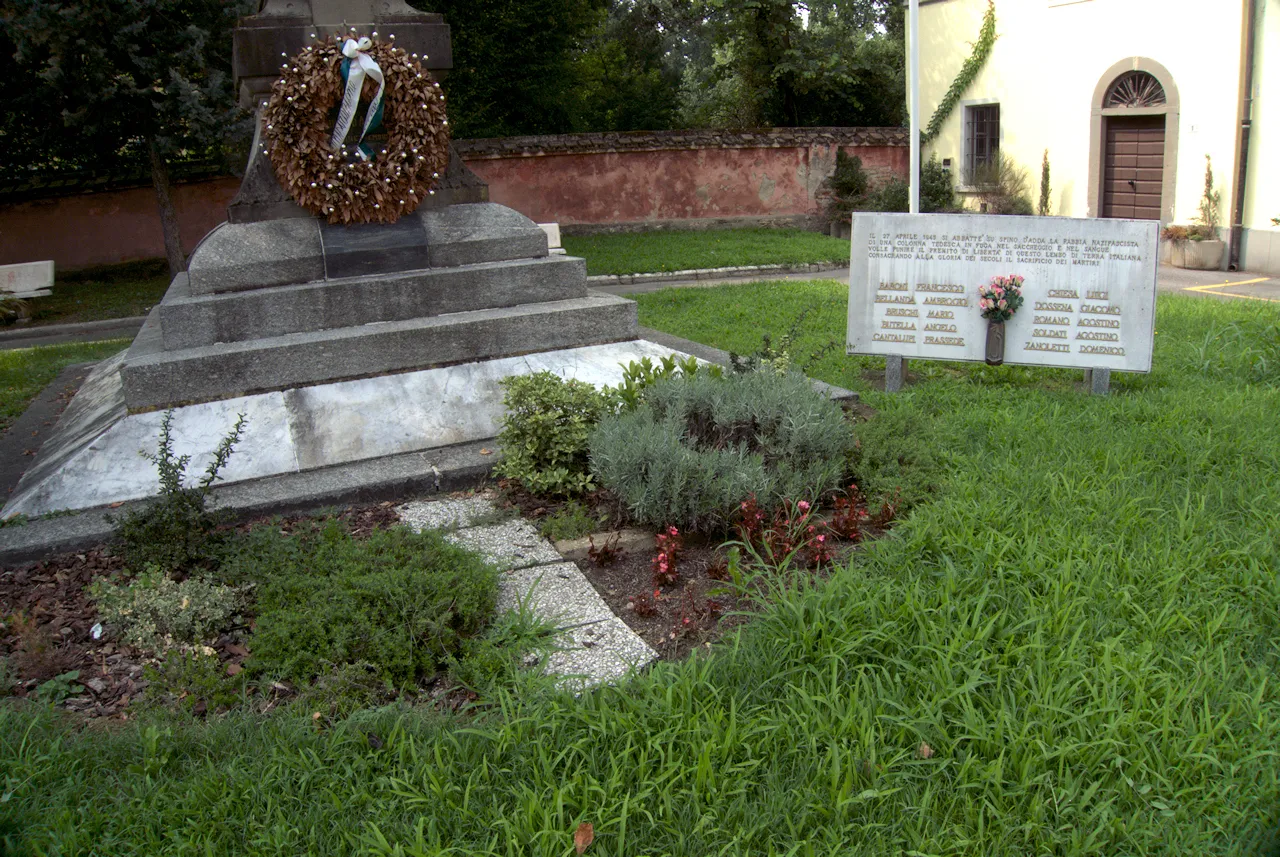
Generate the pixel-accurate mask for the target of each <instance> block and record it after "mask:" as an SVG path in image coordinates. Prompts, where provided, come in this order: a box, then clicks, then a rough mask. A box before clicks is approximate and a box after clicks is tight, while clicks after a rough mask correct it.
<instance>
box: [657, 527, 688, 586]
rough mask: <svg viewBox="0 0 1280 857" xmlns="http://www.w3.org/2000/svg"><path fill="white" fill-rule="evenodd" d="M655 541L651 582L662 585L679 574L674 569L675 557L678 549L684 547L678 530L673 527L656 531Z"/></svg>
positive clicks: (671, 581) (668, 582)
mask: <svg viewBox="0 0 1280 857" xmlns="http://www.w3.org/2000/svg"><path fill="white" fill-rule="evenodd" d="M655 541H656V542H657V546H658V553H657V554H656V555H655V556H654V558H653V584H654V586H663V585H670V584H672V583H675V582H676V580H677V578H679V576H680V573H679V572H678V571H677V570H676V558H677V557H678V555H679V553H680V549H681V548H683V547H684V540H683V539H681V538H680V531H679V530H677V529H676V528H675V527H667V528H666V530H664V531H662V532H660V533H658V535H657V538H656V539H655Z"/></svg>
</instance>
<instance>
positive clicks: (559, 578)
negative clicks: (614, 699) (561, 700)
mask: <svg viewBox="0 0 1280 857" xmlns="http://www.w3.org/2000/svg"><path fill="white" fill-rule="evenodd" d="M396 511H397V513H398V514H399V515H400V517H401V519H402V520H403V521H405V523H407V524H409V525H410V526H412V527H413V528H415V529H422V528H424V527H437V528H448V527H458V526H460V527H462V529H458V530H455V531H453V532H450V533H448V534H447V535H446V538H447V539H449V540H450V541H452V542H454V543H455V544H459V545H462V546H463V547H468V548H471V549H473V550H476V551H478V552H480V553H481V554H483V555H484V556H485V557H486V558H487V559H488V560H489V561H490V562H493V563H495V564H496V565H498V566H499V567H500V568H502V569H503V572H502V575H501V577H500V579H499V590H498V609H499V610H503V611H510V610H515V609H518V608H519V607H521V606H522V605H523V606H524V607H525V608H527V609H528V610H529V611H530V612H531V613H532V614H533V615H534V616H536V617H538V618H539V619H541V620H543V621H545V622H548V623H550V624H551V625H552V626H553V627H554V628H555V629H556V630H557V633H556V635H555V637H554V640H553V642H554V645H555V651H553V652H552V653H551V654H550V655H548V656H547V657H546V659H545V661H544V662H543V664H542V668H543V670H544V671H545V672H546V673H547V674H550V675H557V676H561V677H562V678H561V686H562V687H563V688H565V689H566V690H570V691H573V692H575V693H576V692H581V691H584V690H588V689H590V688H592V687H596V686H597V685H600V684H611V683H614V682H617V681H619V680H620V679H622V678H625V677H626V676H627V675H629V674H631V673H632V672H633V671H634V670H638V669H642V668H643V667H645V666H648V665H649V664H650V663H652V662H653V661H655V660H657V658H658V654H657V652H655V651H654V650H653V649H652V648H650V647H649V645H648V644H647V643H645V642H644V640H642V639H640V637H639V636H638V635H637V634H636V633H635V632H634V631H632V630H631V629H630V628H629V627H627V624H626V623H625V622H623V621H622V620H621V619H619V618H618V617H617V616H615V615H614V614H613V611H612V610H610V608H609V605H608V604H606V603H605V601H604V599H603V598H601V597H600V595H599V593H597V592H596V591H595V588H594V587H593V586H592V585H591V583H590V581H588V580H587V578H586V575H584V574H583V573H582V572H581V571H580V570H579V569H578V567H577V566H576V565H574V564H573V563H572V562H565V561H564V560H563V558H562V557H561V556H560V553H559V552H558V551H556V549H555V548H554V547H553V546H552V545H551V543H550V542H549V541H547V540H546V539H545V538H543V537H542V536H541V535H540V534H539V533H538V531H537V530H536V529H535V528H534V527H533V525H531V524H530V523H529V522H528V521H525V520H523V519H515V520H512V521H506V522H504V523H501V524H487V525H480V526H467V524H469V523H470V522H473V521H479V520H485V519H486V518H488V517H489V516H491V515H494V514H497V513H498V509H497V507H495V506H494V505H493V503H492V502H491V501H490V500H489V499H488V498H487V497H485V496H483V495H477V496H473V497H461V498H459V497H454V498H446V499H441V500H431V501H416V502H412V503H407V504H405V505H404V506H401V507H400V508H398V509H397V510H396Z"/></svg>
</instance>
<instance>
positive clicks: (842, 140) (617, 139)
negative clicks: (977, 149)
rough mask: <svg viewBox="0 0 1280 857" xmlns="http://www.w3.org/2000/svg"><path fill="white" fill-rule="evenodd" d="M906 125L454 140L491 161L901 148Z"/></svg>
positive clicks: (467, 153) (465, 151)
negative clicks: (722, 151) (697, 151)
mask: <svg viewBox="0 0 1280 857" xmlns="http://www.w3.org/2000/svg"><path fill="white" fill-rule="evenodd" d="M909 138H910V131H909V130H908V129H907V128H765V129H760V130H756V131H727V130H724V129H717V128H704V129H695V130H689V131H610V132H604V133H593V134H547V135H539V136H528V137H490V138H485V139H478V140H454V141H453V142H454V145H455V146H456V147H457V149H458V153H459V154H461V155H462V157H464V158H466V159H469V160H496V159H499V158H511V157H520V156H523V157H545V156H547V155H585V154H598V153H606V152H656V151H670V150H680V149H779V148H808V147H809V146H890V147H895V148H897V147H906V146H907V145H908V142H909Z"/></svg>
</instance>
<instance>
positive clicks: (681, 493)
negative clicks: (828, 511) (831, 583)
mask: <svg viewBox="0 0 1280 857" xmlns="http://www.w3.org/2000/svg"><path fill="white" fill-rule="evenodd" d="M851 442H852V435H851V433H850V430H849V426H848V424H847V423H846V422H845V419H844V414H843V412H842V411H841V410H840V407H839V405H837V404H835V403H834V402H832V401H830V400H829V399H827V398H826V397H825V396H823V395H822V394H820V393H818V392H816V391H815V390H814V389H813V388H812V387H811V386H810V384H809V382H808V381H807V380H806V379H805V378H804V377H803V376H802V375H799V374H788V375H779V374H776V373H774V372H752V373H745V374H735V375H732V376H730V377H726V378H723V379H714V378H710V377H707V376H703V375H697V376H694V377H689V378H679V379H672V380H668V381H664V382H661V383H658V384H655V385H654V386H653V387H652V388H651V389H650V390H649V392H648V394H647V395H646V396H645V401H644V402H642V403H641V405H640V406H639V407H638V408H637V409H636V410H635V411H632V412H630V413H623V414H619V415H617V416H612V417H608V418H606V419H604V420H602V421H601V423H600V426H599V427H598V428H597V429H596V431H595V433H594V434H593V435H592V437H591V466H592V471H593V472H594V473H595V475H596V478H597V479H598V480H599V481H600V483H601V484H602V485H603V486H604V487H606V488H608V489H609V490H610V491H612V492H613V493H614V494H615V495H616V496H617V497H618V498H619V499H620V500H621V502H622V503H623V504H624V505H625V506H626V508H627V509H628V511H629V512H630V514H631V516H632V517H633V518H634V519H635V520H637V521H639V522H642V523H645V524H649V525H652V526H665V525H668V524H675V525H678V526H680V527H682V528H684V529H696V530H714V529H717V528H720V527H723V526H725V525H726V524H727V523H728V521H729V519H730V517H731V515H732V514H733V512H734V510H735V509H736V508H737V506H738V505H739V504H740V503H741V502H742V501H743V500H745V499H746V498H747V497H748V496H749V495H750V494H755V495H756V496H757V497H758V498H759V499H760V502H761V503H762V504H763V505H766V506H769V507H772V506H773V505H776V504H777V503H778V502H781V501H782V500H783V499H792V500H799V499H805V498H808V499H810V500H814V499H817V497H818V496H819V495H821V494H823V493H824V492H826V491H829V490H831V489H834V488H836V487H837V486H838V485H839V483H840V479H841V477H842V476H843V474H844V462H845V455H846V452H847V450H848V448H849V445H850V443H851Z"/></svg>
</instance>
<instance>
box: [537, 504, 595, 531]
mask: <svg viewBox="0 0 1280 857" xmlns="http://www.w3.org/2000/svg"><path fill="white" fill-rule="evenodd" d="M599 526H600V520H599V519H598V518H595V517H593V516H592V515H591V513H590V512H589V511H587V507H586V506H584V505H582V504H581V503H579V502H578V501H577V500H570V501H569V502H568V503H565V504H564V505H563V506H561V507H560V508H559V509H557V510H556V511H554V512H552V513H551V514H550V515H547V517H545V518H543V519H542V521H541V522H540V523H539V524H538V531H539V532H540V533H542V535H544V536H546V537H547V538H549V539H551V540H552V541H560V540H561V539H580V538H582V537H583V536H586V535H590V534H591V533H594V532H595V531H596V528H597V527H599Z"/></svg>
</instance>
